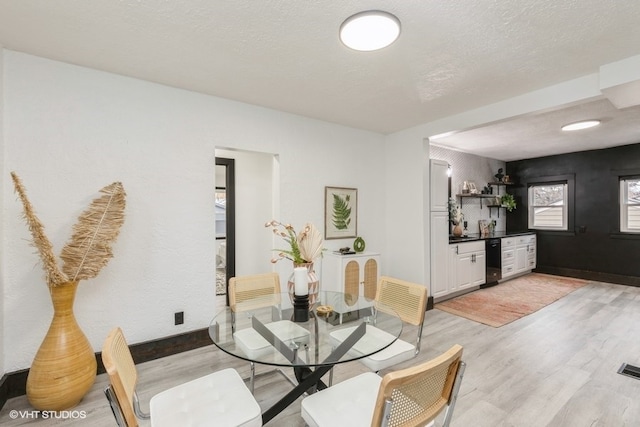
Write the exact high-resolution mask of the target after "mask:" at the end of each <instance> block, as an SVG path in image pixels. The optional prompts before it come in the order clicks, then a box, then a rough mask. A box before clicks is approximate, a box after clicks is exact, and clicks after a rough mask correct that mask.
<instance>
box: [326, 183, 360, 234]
mask: <svg viewBox="0 0 640 427" xmlns="http://www.w3.org/2000/svg"><path fill="white" fill-rule="evenodd" d="M357 235H358V189H357V188H346V187H328V186H327V187H324V238H325V240H330V239H347V238H353V237H356V236H357Z"/></svg>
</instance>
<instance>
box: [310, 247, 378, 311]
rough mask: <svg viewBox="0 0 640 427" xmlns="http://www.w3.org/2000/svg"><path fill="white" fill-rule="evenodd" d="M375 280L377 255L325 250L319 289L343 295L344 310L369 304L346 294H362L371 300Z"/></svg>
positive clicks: (376, 283) (374, 293) (335, 304)
mask: <svg viewBox="0 0 640 427" xmlns="http://www.w3.org/2000/svg"><path fill="white" fill-rule="evenodd" d="M379 279H380V254H377V253H371V252H362V253H358V254H350V255H339V254H334V253H327V254H325V255H324V258H323V260H322V281H321V283H320V289H321V290H324V291H333V292H342V293H344V294H346V295H345V296H344V302H345V303H346V311H345V312H347V311H355V310H358V309H361V308H365V307H370V306H371V305H372V304H368V303H366V301H364V300H363V299H362V298H360V299H358V298H355V297H350V295H354V296H364V297H366V298H367V299H369V300H371V301H373V299H374V298H375V296H376V288H377V286H378V280H379ZM356 301H358V302H356ZM332 305H333V306H334V307H339V306H341V305H342V304H338V303H337V302H336V303H334V304H332ZM336 311H338V309H336ZM340 314H342V313H340Z"/></svg>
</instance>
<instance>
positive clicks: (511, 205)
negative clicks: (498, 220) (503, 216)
mask: <svg viewBox="0 0 640 427" xmlns="http://www.w3.org/2000/svg"><path fill="white" fill-rule="evenodd" d="M500 201H501V202H502V206H504V207H505V208H507V211H508V212H511V211H512V210H514V209H515V208H516V200H515V199H514V198H513V196H512V195H511V194H509V193H506V194H503V195H502V199H501V200H500Z"/></svg>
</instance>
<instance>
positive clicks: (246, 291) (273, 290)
mask: <svg viewBox="0 0 640 427" xmlns="http://www.w3.org/2000/svg"><path fill="white" fill-rule="evenodd" d="M280 302H281V294H280V276H279V275H278V273H262V274H254V275H248V276H237V277H232V278H230V279H229V306H230V308H231V322H232V323H231V328H232V331H233V339H234V340H235V341H236V344H237V345H238V346H239V347H240V348H241V349H242V350H243V351H244V353H245V354H246V355H247V357H248V358H255V357H259V355H260V354H262V353H265V352H271V351H273V346H272V345H271V344H270V343H269V342H268V341H267V340H266V339H264V338H263V337H262V335H260V334H259V333H258V332H257V331H256V330H255V329H253V328H246V329H242V330H239V331H236V316H237V315H238V314H239V313H242V312H243V311H250V310H254V309H258V308H262V307H277V308H278V309H277V310H275V312H274V314H275V315H276V318H275V320H274V321H273V322H270V323H267V324H265V327H266V328H268V329H269V330H270V331H271V332H273V334H274V335H276V336H277V337H278V338H279V339H280V340H282V341H284V342H287V341H291V340H293V341H297V342H305V341H308V339H309V331H307V330H306V329H304V328H302V327H301V326H299V325H297V324H296V323H294V322H292V321H291V320H288V319H283V318H282V311H281V309H280ZM249 365H250V369H251V374H250V378H249V390H251V393H254V383H255V377H256V367H255V363H254V362H249ZM272 372H278V373H279V374H280V375H282V376H283V377H284V378H285V379H286V380H287V381H289V382H290V383H291V384H292V385H294V386H295V385H297V383H296V382H295V381H294V380H293V379H291V378H289V376H288V375H287V374H286V373H285V372H284V371H283V370H282V369H279V368H278V369H274V370H271V371H268V372H263V373H261V374H260V375H266V374H269V373H272Z"/></svg>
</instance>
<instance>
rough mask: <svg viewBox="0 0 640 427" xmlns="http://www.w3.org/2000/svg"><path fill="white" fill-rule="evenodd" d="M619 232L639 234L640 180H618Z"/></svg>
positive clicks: (636, 178)
mask: <svg viewBox="0 0 640 427" xmlns="http://www.w3.org/2000/svg"><path fill="white" fill-rule="evenodd" d="M620 231H622V232H627V233H640V178H638V177H634V178H621V179H620Z"/></svg>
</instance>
